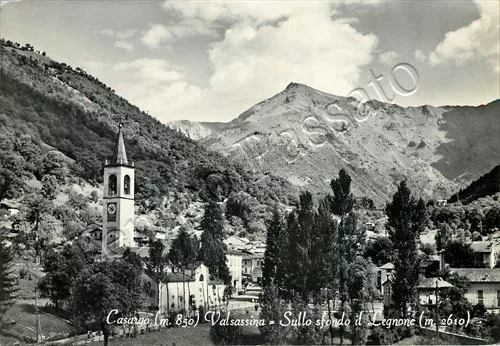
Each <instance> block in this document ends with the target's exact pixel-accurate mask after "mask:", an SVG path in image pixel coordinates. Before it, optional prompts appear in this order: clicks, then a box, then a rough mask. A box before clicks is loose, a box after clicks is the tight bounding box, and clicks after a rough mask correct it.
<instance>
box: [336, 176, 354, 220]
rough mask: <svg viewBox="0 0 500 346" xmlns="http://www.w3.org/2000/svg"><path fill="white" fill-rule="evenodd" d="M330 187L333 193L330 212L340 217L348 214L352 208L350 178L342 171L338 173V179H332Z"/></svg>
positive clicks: (352, 197)
mask: <svg viewBox="0 0 500 346" xmlns="http://www.w3.org/2000/svg"><path fill="white" fill-rule="evenodd" d="M330 187H331V188H332V191H333V197H332V203H331V206H332V212H333V213H334V214H335V215H338V216H340V217H342V216H344V215H346V214H348V213H350V212H351V211H352V209H353V207H354V202H355V199H354V196H353V195H352V193H351V177H350V176H349V174H347V172H346V171H345V170H344V169H341V170H340V171H339V176H338V178H334V179H332V181H331V182H330Z"/></svg>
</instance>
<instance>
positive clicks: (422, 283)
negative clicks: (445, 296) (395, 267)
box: [382, 274, 453, 306]
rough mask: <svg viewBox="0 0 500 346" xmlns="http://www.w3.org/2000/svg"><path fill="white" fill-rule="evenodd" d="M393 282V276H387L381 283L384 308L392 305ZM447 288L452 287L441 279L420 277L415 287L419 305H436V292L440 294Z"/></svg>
mask: <svg viewBox="0 0 500 346" xmlns="http://www.w3.org/2000/svg"><path fill="white" fill-rule="evenodd" d="M393 282H394V275H393V274H389V276H388V277H387V280H386V281H385V282H383V283H382V287H383V291H382V292H383V293H382V294H383V300H384V306H388V305H389V304H390V303H392V283H393ZM449 287H453V285H452V284H450V283H449V282H447V281H445V280H443V279H442V278H426V277H423V276H422V277H420V278H419V280H418V283H417V286H416V289H417V294H418V300H419V304H420V305H421V306H432V305H436V290H437V291H439V292H440V291H442V290H444V289H446V288H449Z"/></svg>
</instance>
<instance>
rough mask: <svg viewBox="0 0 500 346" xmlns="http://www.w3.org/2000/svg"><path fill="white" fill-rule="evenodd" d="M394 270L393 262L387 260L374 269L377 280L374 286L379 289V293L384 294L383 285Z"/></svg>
mask: <svg viewBox="0 0 500 346" xmlns="http://www.w3.org/2000/svg"><path fill="white" fill-rule="evenodd" d="M393 271H394V264H392V263H390V262H388V263H386V264H384V265H383V266H380V267H378V268H377V270H376V277H377V282H376V284H375V286H376V287H377V289H378V290H379V291H380V294H381V295H384V286H385V284H387V282H388V280H389V278H390V277H391V276H392V273H393Z"/></svg>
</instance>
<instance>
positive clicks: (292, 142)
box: [184, 82, 500, 203]
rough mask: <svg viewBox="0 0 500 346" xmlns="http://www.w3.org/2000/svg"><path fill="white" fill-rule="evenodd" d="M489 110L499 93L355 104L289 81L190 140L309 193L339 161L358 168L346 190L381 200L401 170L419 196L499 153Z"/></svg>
mask: <svg viewBox="0 0 500 346" xmlns="http://www.w3.org/2000/svg"><path fill="white" fill-rule="evenodd" d="M498 114H500V101H498V100H497V101H493V102H490V103H488V104H486V105H480V106H475V107H474V106H442V107H435V106H430V105H423V106H418V107H414V106H410V107H401V106H399V105H397V104H390V103H384V102H380V101H377V100H370V101H368V102H366V103H364V104H358V102H357V101H356V99H354V98H347V97H342V96H337V95H332V94H328V93H325V92H322V91H319V90H316V89H314V88H311V87H309V86H307V85H304V84H300V83H295V82H292V83H289V84H288V85H287V87H286V88H285V89H284V90H283V91H281V92H279V93H277V94H275V95H273V96H272V97H270V98H268V99H266V100H263V101H261V102H259V103H257V104H256V105H254V106H252V107H250V108H248V109H247V110H246V111H244V112H242V113H241V114H240V115H238V116H237V117H236V118H234V119H233V120H232V121H230V122H228V123H225V125H224V124H220V123H218V124H217V126H216V128H215V127H212V128H210V131H207V133H206V135H205V136H200V137H199V138H197V140H198V141H200V142H201V143H203V144H204V145H207V146H208V147H210V148H212V149H214V150H216V151H219V152H220V153H222V154H223V155H226V156H228V157H231V158H234V159H236V160H239V161H240V162H244V163H246V164H247V165H248V166H250V167H252V168H253V169H254V170H262V169H264V168H265V169H264V170H265V171H268V172H270V173H273V174H277V175H279V176H281V177H283V178H285V179H287V180H288V181H289V182H291V183H292V184H294V185H296V186H298V187H304V188H310V189H312V190H314V191H315V192H318V193H323V192H326V191H327V190H328V176H329V175H331V174H330V172H331V171H335V170H337V169H340V168H345V169H347V170H348V171H349V174H351V175H352V176H353V177H357V178H359V179H353V180H355V181H358V186H355V192H356V193H357V194H360V195H366V196H368V197H370V198H373V199H374V200H377V201H378V202H380V203H384V202H385V201H387V200H388V198H389V197H390V195H391V194H392V193H393V192H394V188H395V183H396V182H397V181H398V180H400V179H404V178H407V179H408V180H409V181H410V183H411V185H412V186H413V187H414V188H415V189H417V190H418V191H421V192H422V196H423V197H426V198H447V197H449V196H450V195H451V194H452V193H453V191H455V190H457V188H461V187H464V186H466V185H467V184H468V183H470V182H471V181H472V180H473V179H475V178H477V177H479V176H480V175H482V174H484V173H485V172H487V171H489V170H490V169H491V168H492V167H493V166H494V165H495V164H498V162H500V152H499V150H498V149H497V148H498V147H500V142H499V141H498V140H497V139H496V138H495V135H494V134H495V133H498V132H499V131H500V121H499V120H500V119H499V118H498ZM475 115H477V116H482V118H481V121H479V122H477V117H475ZM184 126H186V127H189V126H210V125H205V123H197V124H196V125H194V123H193V122H187V123H184ZM464 129H467V130H469V131H464ZM467 143H472V144H473V145H472V146H471V147H467ZM327 147H328V148H330V150H329V151H330V152H328V150H326V148H327ZM380 153H386V154H388V158H386V157H383V155H380ZM329 166H333V167H334V168H333V169H332V168H329ZM313 167H314V168H313Z"/></svg>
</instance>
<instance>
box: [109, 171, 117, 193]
mask: <svg viewBox="0 0 500 346" xmlns="http://www.w3.org/2000/svg"><path fill="white" fill-rule="evenodd" d="M116 185H117V184H116V175H114V174H111V175H110V176H109V178H108V195H116Z"/></svg>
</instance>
